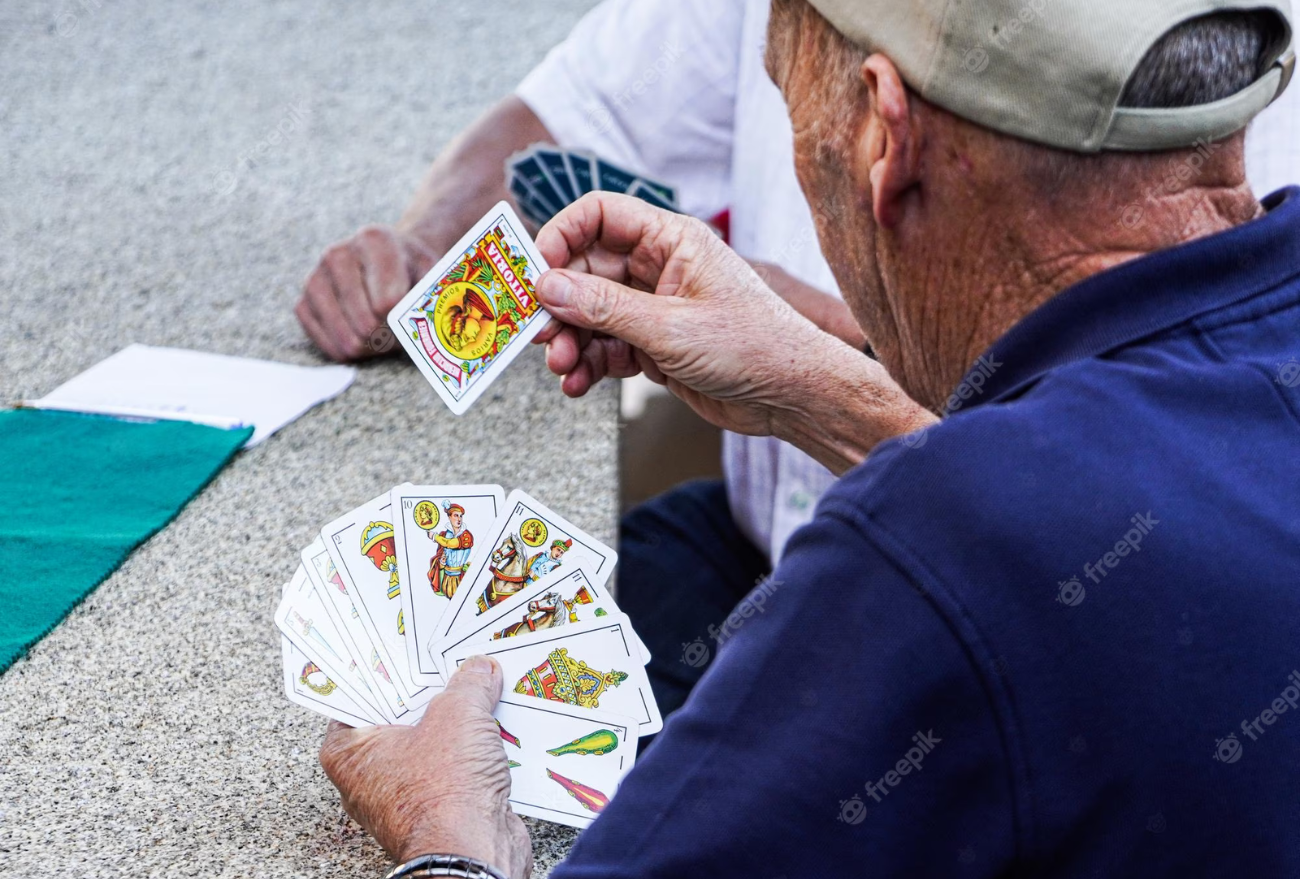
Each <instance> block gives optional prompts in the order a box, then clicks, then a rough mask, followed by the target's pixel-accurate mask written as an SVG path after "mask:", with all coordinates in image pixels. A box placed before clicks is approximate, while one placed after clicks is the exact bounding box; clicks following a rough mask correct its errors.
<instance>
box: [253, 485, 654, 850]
mask: <svg viewBox="0 0 1300 879" xmlns="http://www.w3.org/2000/svg"><path fill="white" fill-rule="evenodd" d="M616 562H617V554H616V553H614V551H613V550H612V549H610V548H609V547H607V546H605V545H604V544H602V543H601V542H600V541H598V540H596V539H595V538H594V537H592V536H591V535H589V534H587V533H586V532H584V531H582V530H581V529H579V528H578V527H577V526H575V525H573V524H572V523H570V522H568V521H567V520H565V519H564V518H563V517H561V516H559V515H558V514H556V513H555V512H553V511H552V510H550V509H548V508H547V507H546V506H545V505H543V504H542V503H540V502H539V501H537V500H535V499H534V498H531V497H529V496H528V495H527V494H525V493H523V492H521V491H515V492H513V493H511V495H510V496H509V497H508V498H507V497H505V492H504V491H503V490H502V489H501V488H500V487H499V486H495V485H477V486H475V485H470V486H414V485H410V484H405V485H399V486H397V487H396V488H394V489H393V490H392V491H391V492H389V493H386V494H384V495H381V496H379V497H377V498H374V499H373V500H371V501H369V502H368V503H366V504H363V505H362V506H360V507H358V508H357V509H356V510H353V511H352V512H351V513H348V514H347V515H345V516H341V517H339V518H338V519H336V520H334V521H333V522H331V523H329V524H328V525H326V526H325V527H324V528H323V529H322V531H321V536H320V538H319V539H317V540H316V541H315V542H314V543H313V544H312V545H311V546H309V547H307V548H306V549H304V550H303V552H302V564H301V565H300V566H299V567H298V570H297V573H295V575H294V577H293V579H292V580H291V581H290V582H289V583H288V584H286V585H285V587H284V593H283V596H282V599H281V602H280V606H279V608H278V609H277V611H276V615H275V619H276V625H277V627H278V628H279V629H280V631H281V633H282V652H283V660H284V684H285V693H286V695H287V696H288V698H289V699H290V701H292V702H295V703H296V704H299V705H302V706H304V707H307V708H310V709H312V710H314V711H317V712H319V713H321V714H324V715H325V716H327V717H330V718H333V719H335V720H338V721H341V722H343V723H345V724H348V725H350V726H368V725H375V724H392V723H396V724H406V725H409V724H414V723H416V722H418V721H419V718H420V717H421V716H422V714H423V712H424V711H425V709H426V708H427V706H428V704H429V702H430V700H432V699H433V697H434V696H435V695H436V694H437V693H439V692H441V690H442V689H443V688H444V687H445V685H446V681H447V679H448V678H449V677H450V675H451V674H453V673H454V672H455V671H456V669H457V668H458V667H459V666H460V664H462V663H463V662H464V661H465V660H466V659H467V658H469V657H470V656H473V655H476V654H485V655H489V656H492V657H493V658H495V659H496V661H497V662H498V663H499V664H500V665H501V668H502V670H503V671H504V674H505V689H506V696H505V698H504V699H503V700H502V702H501V704H500V705H499V707H498V709H497V711H496V712H495V717H496V719H497V721H498V723H499V725H500V727H501V737H502V738H503V739H504V740H505V741H506V743H507V745H506V751H507V757H508V759H509V760H510V766H511V778H512V793H511V800H510V802H511V805H512V807H513V808H514V809H515V811H516V812H518V813H520V814H524V815H531V816H534V817H538V818H545V819H547V820H552V821H558V822H560V823H564V824H570V825H573V826H578V827H582V826H586V824H588V823H590V821H591V820H592V819H593V818H594V817H595V815H596V814H597V813H598V812H599V811H600V809H601V808H603V807H604V804H605V803H607V802H608V800H609V798H610V797H612V796H613V794H614V791H615V790H616V788H617V787H618V783H619V781H620V780H621V779H622V777H623V775H624V774H625V773H626V772H627V771H628V769H630V768H631V766H632V763H633V761H634V760H635V757H636V745H637V738H638V736H640V735H648V734H651V733H654V732H657V731H658V730H659V729H660V727H661V726H662V720H661V718H660V715H659V710H658V707H657V705H656V704H655V700H654V695H653V693H652V692H651V690H650V685H649V680H648V679H647V677H646V673H645V668H644V664H645V663H646V662H647V661H648V658H649V657H648V655H647V654H646V653H645V650H644V647H643V646H642V644H641V641H640V639H639V638H637V636H636V634H635V632H634V631H633V630H632V626H631V623H630V621H629V620H628V619H627V617H626V616H625V615H624V614H623V613H622V612H621V611H620V610H619V608H618V605H617V604H616V603H615V601H614V599H613V597H612V596H611V595H610V594H609V592H608V591H607V590H606V588H605V584H606V582H607V581H608V579H609V576H610V574H611V572H612V571H613V568H614V565H615V563H616ZM575 758H581V759H575Z"/></svg>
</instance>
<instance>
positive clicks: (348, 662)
mask: <svg viewBox="0 0 1300 879" xmlns="http://www.w3.org/2000/svg"><path fill="white" fill-rule="evenodd" d="M275 624H276V627H277V628H279V630H280V632H281V634H282V636H283V637H284V638H286V639H288V641H289V642H290V644H292V645H293V647H294V653H295V654H302V655H303V656H306V657H307V658H308V659H309V660H311V662H312V664H313V666H314V667H315V668H316V670H317V671H319V672H320V673H321V674H322V675H323V676H324V680H319V679H316V678H315V676H314V675H300V676H299V677H302V678H304V679H303V680H297V681H296V682H294V683H291V682H289V680H288V679H287V678H286V687H287V688H291V689H292V690H293V691H294V693H296V694H297V695H298V696H299V697H300V698H294V697H293V696H292V695H291V696H290V698H291V699H292V700H293V701H295V702H298V703H299V704H302V701H301V700H302V699H308V700H309V701H313V702H321V703H324V704H332V703H335V702H344V703H351V704H350V705H345V706H344V707H343V709H342V710H345V711H346V712H347V713H349V714H353V715H359V716H364V717H367V718H368V723H387V722H388V718H387V715H385V713H384V711H383V708H382V706H381V700H380V698H379V696H378V695H377V694H376V693H375V692H373V691H372V689H371V684H370V676H369V675H367V674H366V673H365V672H364V671H363V670H362V668H361V666H360V665H359V664H358V663H357V661H356V659H355V658H354V657H353V656H352V652H351V650H350V649H349V647H348V642H347V639H346V638H345V637H344V635H343V633H341V632H340V631H339V630H338V627H337V626H335V625H334V621H333V620H332V619H331V618H330V616H329V612H328V611H327V610H326V607H325V601H324V599H322V598H321V597H320V594H319V593H318V592H317V588H316V586H315V584H314V583H313V582H312V580H311V578H310V577H308V575H307V567H306V565H299V566H298V570H297V571H296V572H295V573H294V575H293V579H292V580H290V581H289V582H288V583H286V584H285V586H284V591H283V593H282V596H281V599H280V605H279V607H277V608H276V611H275ZM309 694H314V696H313V695H309ZM335 694H338V695H335ZM307 707H314V706H307ZM331 716H332V715H331Z"/></svg>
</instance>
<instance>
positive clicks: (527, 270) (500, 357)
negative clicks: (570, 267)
mask: <svg viewBox="0 0 1300 879" xmlns="http://www.w3.org/2000/svg"><path fill="white" fill-rule="evenodd" d="M548 268H549V267H548V266H547V265H546V261H545V260H544V259H542V255H541V253H539V252H538V250H537V246H536V245H535V244H534V243H533V240H532V238H530V237H529V235H528V231H527V229H526V228H525V227H524V224H523V223H522V222H521V221H520V219H519V217H518V216H517V215H516V214H515V212H514V211H513V210H512V209H511V207H510V205H508V204H507V203H506V202H504V201H503V202H500V203H499V204H498V205H497V206H496V207H494V208H493V209H492V210H491V211H489V212H488V214H487V216H485V217H484V218H483V219H482V220H480V221H479V222H478V223H477V224H476V225H475V226H474V227H473V228H472V229H470V230H469V232H467V233H465V237H463V238H462V239H461V240H460V241H459V242H458V243H457V244H456V246H455V247H453V248H452V249H451V250H450V251H448V253H447V255H446V256H444V257H443V258H442V259H441V260H439V261H438V263H437V265H435V266H434V267H433V270H432V271H430V272H429V273H428V274H427V275H425V276H424V278H423V279H422V280H421V281H420V283H418V284H416V285H415V287H414V288H413V289H412V290H411V292H410V293H408V294H407V295H406V296H405V297H404V298H403V299H402V301H401V302H399V303H398V304H397V307H396V308H394V309H393V310H392V311H391V312H390V313H389V315H388V326H389V328H390V329H392V331H393V333H394V334H395V335H396V336H397V339H398V341H399V342H401V345H402V347H403V348H404V349H406V353H407V354H408V355H410V357H411V359H412V360H414V361H415V365H416V366H417V367H419V369H420V372H421V373H423V374H424V377H425V378H426V379H428V380H429V383H430V384H431V385H433V389H434V390H435V391H436V392H437V393H438V396H440V397H442V400H443V402H444V403H446V404H447V407H448V408H449V409H451V411H452V412H454V413H455V414H457V415H463V414H464V413H465V412H466V411H467V410H468V409H469V407H470V406H471V405H473V403H474V401H475V400H477V399H478V398H479V397H480V396H482V394H483V392H484V391H486V390H487V388H488V386H489V385H490V384H492V382H494V381H495V380H496V379H497V377H498V376H499V375H500V374H501V373H502V372H504V371H505V368H506V367H507V366H508V365H509V364H510V362H511V361H512V360H514V359H515V358H516V357H518V356H519V354H520V353H522V352H523V350H524V349H525V348H526V347H527V346H528V343H529V342H530V341H531V340H532V339H533V337H534V336H536V335H537V334H538V333H539V332H541V330H542V327H543V326H545V325H546V323H547V322H548V321H549V320H550V317H549V316H548V315H547V313H546V311H545V310H543V309H542V307H541V303H540V302H539V301H538V299H537V295H536V291H535V284H536V283H537V279H538V278H540V277H541V275H542V273H543V272H545V271H546V270H547V269H548Z"/></svg>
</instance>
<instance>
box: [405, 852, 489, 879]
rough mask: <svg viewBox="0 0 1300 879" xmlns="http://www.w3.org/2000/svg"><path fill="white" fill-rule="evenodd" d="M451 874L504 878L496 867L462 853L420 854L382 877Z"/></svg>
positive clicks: (467, 878) (465, 878) (419, 878)
mask: <svg viewBox="0 0 1300 879" xmlns="http://www.w3.org/2000/svg"><path fill="white" fill-rule="evenodd" d="M436 876H452V877H456V879H506V874H505V873H502V872H501V871H500V870H498V869H497V868H496V867H493V866H492V865H491V864H488V863H486V862H484V861H480V860H477V859H475V858H467V857H464V856H462V855H420V856H419V857H418V858H412V859H411V860H409V861H407V862H406V863H405V864H399V865H397V866H396V867H394V868H393V869H392V870H390V871H389V872H388V874H387V875H385V876H384V879H433V877H436Z"/></svg>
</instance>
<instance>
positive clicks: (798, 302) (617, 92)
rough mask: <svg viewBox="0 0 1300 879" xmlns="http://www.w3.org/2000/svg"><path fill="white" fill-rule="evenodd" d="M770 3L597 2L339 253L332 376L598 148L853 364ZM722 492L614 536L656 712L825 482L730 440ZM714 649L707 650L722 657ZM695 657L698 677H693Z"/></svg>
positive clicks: (664, 506)
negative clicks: (532, 162)
mask: <svg viewBox="0 0 1300 879" xmlns="http://www.w3.org/2000/svg"><path fill="white" fill-rule="evenodd" d="M768 12H769V2H768V0H714V2H709V3H701V2H691V0H606V2H603V3H601V4H600V5H598V6H597V7H595V8H594V9H593V10H592V11H591V12H590V13H588V15H587V16H586V17H585V18H583V19H582V21H581V22H580V23H579V24H578V25H577V26H576V27H575V28H574V30H573V32H572V33H571V34H570V36H569V37H568V38H567V39H566V40H565V41H564V42H563V43H561V44H560V45H559V46H557V47H556V48H555V49H554V50H553V51H552V52H551V53H550V55H549V56H548V57H547V58H546V59H545V60H544V61H543V62H542V63H541V64H540V65H539V66H538V67H537V68H536V69H535V70H534V71H533V72H532V73H531V74H529V76H528V77H527V78H526V79H525V80H524V81H523V83H521V84H520V86H519V87H518V90H517V92H516V93H515V94H514V95H511V96H509V97H507V98H505V99H503V100H502V101H501V102H500V103H499V104H497V105H496V106H495V107H494V108H492V109H491V110H490V111H489V112H488V113H487V114H486V115H485V116H483V117H482V118H481V119H479V120H478V121H477V122H476V123H474V125H472V126H471V127H470V128H469V129H468V130H466V131H465V132H464V133H463V134H461V135H460V137H458V138H457V139H456V140H455V141H453V142H452V143H451V144H450V145H449V146H448V147H447V149H446V150H445V151H444V152H443V154H442V155H441V156H440V157H439V158H438V160H437V161H436V162H435V163H434V165H433V166H432V168H431V169H430V170H429V173H428V175H427V176H426V178H425V181H424V183H423V184H422V186H421V187H420V189H419V191H418V192H417V194H416V197H415V198H414V200H413V202H412V204H411V205H410V207H409V208H408V209H407V211H406V214H405V216H403V218H402V220H401V221H400V222H399V223H398V224H397V225H396V226H394V227H381V226H372V227H367V228H366V229H363V230H361V231H360V232H358V233H357V234H356V235H355V236H353V237H352V238H351V239H348V240H347V241H344V242H340V243H338V244H335V245H333V246H332V247H331V248H329V249H328V250H327V251H326V252H325V254H324V256H323V257H322V259H321V262H320V265H319V266H318V267H317V268H316V270H315V271H314V272H313V274H312V275H311V277H310V278H309V279H308V282H307V284H306V287H305V290H304V293H303V296H302V299H301V300H300V302H299V303H298V307H297V313H298V316H299V318H300V319H301V321H302V323H303V326H304V327H305V329H306V331H307V333H308V335H310V336H311V338H312V339H313V340H314V341H315V342H316V343H317V344H318V345H319V346H320V347H321V348H322V349H323V350H324V351H325V352H326V353H327V354H329V355H330V356H332V357H334V358H336V359H356V358H360V357H365V356H368V355H369V354H371V353H374V352H373V351H371V350H370V346H369V344H368V342H369V340H370V339H371V337H372V334H373V333H374V332H375V330H377V329H379V328H380V327H382V326H383V320H384V317H385V315H386V314H387V312H388V310H389V309H391V308H392V306H393V305H394V304H396V302H397V301H398V300H399V299H400V298H401V297H402V296H403V295H404V294H405V293H406V291H407V290H408V289H409V288H410V286H411V285H412V284H414V283H415V282H416V281H417V280H419V278H420V277H422V276H423V275H424V273H425V272H426V271H427V270H428V269H429V267H430V266H431V265H432V263H433V262H434V261H435V260H436V259H437V257H438V256H440V255H441V254H442V253H443V252H444V251H445V250H446V249H447V248H448V247H450V246H451V245H452V244H453V243H454V242H455V241H456V240H457V239H458V238H459V237H460V235H461V234H462V233H463V232H464V230H465V229H466V228H468V227H469V225H470V224H472V223H473V222H475V221H476V220H477V219H478V218H479V217H480V216H481V215H482V214H483V213H484V212H485V211H486V210H487V209H488V208H489V207H490V206H491V205H492V204H493V203H495V202H496V201H497V200H499V199H501V198H506V197H507V193H506V191H505V181H504V175H503V172H502V168H503V165H504V162H505V159H506V158H507V157H508V156H509V155H510V154H511V153H513V152H515V151H517V150H520V149H523V148H525V147H527V146H529V145H530V144H532V143H535V142H538V141H547V142H553V143H558V144H560V145H562V146H564V147H568V148H583V149H589V150H592V151H593V152H595V153H597V154H599V155H601V156H602V157H604V158H606V159H609V160H611V161H614V162H616V163H619V164H621V165H624V166H626V167H628V168H629V169H631V170H633V171H636V172H637V173H641V174H645V175H647V176H650V177H654V178H657V179H660V180H663V181H664V182H666V183H669V184H671V185H673V186H674V187H675V188H676V190H677V192H678V196H679V199H680V202H681V205H682V207H683V208H684V210H685V211H686V212H687V213H690V214H693V215H695V216H698V217H701V218H704V219H714V218H718V217H719V216H723V217H726V225H728V226H729V241H730V243H731V245H732V246H733V248H734V249H735V250H736V251H737V252H738V253H739V254H740V255H741V256H743V257H745V258H746V259H748V260H750V261H751V262H752V263H754V264H755V265H756V267H758V268H759V270H760V274H762V275H763V276H764V278H765V279H766V280H767V281H768V283H769V284H770V286H772V287H773V288H774V289H775V290H776V291H777V292H778V293H780V294H781V295H782V296H783V297H784V298H785V299H787V301H789V302H790V303H791V304H792V305H794V306H795V308H796V309H797V310H798V311H800V312H801V313H802V314H803V315H804V316H805V317H807V318H809V319H810V320H812V321H813V322H814V323H816V324H817V325H818V326H820V327H821V328H822V329H823V330H825V331H827V332H829V333H831V334H833V335H835V336H838V337H839V338H841V339H842V340H844V341H845V342H846V343H847V344H850V345H853V346H854V347H857V348H859V349H861V348H862V347H863V346H864V337H863V335H862V333H861V331H860V329H859V328H858V327H857V325H856V323H855V322H854V321H853V319H852V317H851V315H850V314H849V312H848V309H847V308H846V307H844V305H843V303H842V302H841V301H840V300H839V297H838V292H837V288H836V284H835V281H834V278H833V277H832V276H831V272H830V269H829V268H828V266H827V264H826V261H825V259H824V258H823V256H822V254H821V251H820V247H819V244H818V241H817V236H816V233H815V232H814V228H813V223H812V217H811V214H810V211H809V208H808V204H807V202H806V201H805V200H804V197H803V194H802V191H801V190H800V188H799V184H798V181H797V180H796V179H795V174H794V161H793V152H792V150H793V146H792V132H791V129H790V123H789V118H788V116H787V113H786V110H785V105H784V102H783V99H782V98H781V95H780V93H779V92H778V91H777V89H776V87H775V86H774V85H773V84H772V82H771V81H770V79H769V78H768V75H767V73H766V71H765V69H764V66H763V51H762V50H763V43H764V40H765V37H766V31H767V19H768ZM1298 101H1300V90H1298V89H1290V90H1289V91H1288V92H1287V94H1286V95H1285V96H1284V98H1283V99H1282V101H1280V102H1279V104H1278V106H1276V107H1274V108H1271V109H1270V110H1269V111H1267V112H1266V113H1265V114H1264V115H1263V116H1262V117H1261V119H1260V121H1259V122H1258V123H1257V127H1256V130H1255V131H1254V132H1253V133H1252V135H1251V137H1250V139H1249V140H1248V168H1249V169H1250V170H1251V179H1252V182H1253V183H1254V185H1255V189H1256V191H1257V192H1259V193H1265V192H1271V191H1272V190H1274V189H1277V188H1279V187H1281V186H1282V185H1284V184H1287V183H1291V182H1295V181H1296V180H1297V179H1298V178H1300V173H1297V172H1300V166H1298V165H1297V162H1298V161H1300V155H1298V151H1300V146H1297V140H1296V138H1295V137H1294V136H1292V134H1293V129H1294V127H1295V120H1296V119H1297V114H1300V106H1298V105H1297V102H1298ZM724 459H725V460H724V464H725V466H724V471H725V474H726V484H725V486H724V485H722V484H721V483H711V482H705V483H691V484H688V485H685V486H682V487H680V488H678V489H676V490H674V491H671V492H669V493H668V494H666V495H664V496H661V497H659V498H657V499H655V500H653V501H651V502H649V503H647V504H645V505H643V506H642V507H640V508H638V509H636V510H633V511H632V512H630V513H629V514H628V515H627V516H626V517H625V519H624V522H623V525H622V528H621V530H620V551H621V553H622V564H621V565H620V566H619V567H620V574H619V583H618V588H619V599H620V603H621V604H622V605H623V606H624V609H625V610H627V611H628V612H629V613H630V614H631V615H632V616H633V617H634V618H635V619H637V623H638V628H639V629H642V630H644V631H643V637H644V638H645V639H646V641H647V642H648V646H649V647H650V649H651V652H652V654H653V655H654V660H653V661H652V664H651V668H650V670H651V673H652V677H653V678H654V679H655V681H654V682H655V686H656V692H657V695H658V696H659V699H660V704H661V706H662V707H663V708H664V710H665V711H669V710H672V709H673V708H674V707H676V706H677V705H679V704H680V702H681V701H682V700H683V699H684V698H685V695H686V693H687V692H689V689H690V687H691V686H692V685H693V683H694V681H695V680H697V679H698V678H699V676H700V674H702V672H703V667H704V665H705V664H706V663H707V659H706V658H705V657H707V655H708V654H707V652H705V651H701V650H699V649H698V645H696V643H695V642H697V641H699V642H701V643H702V644H704V646H710V642H709V638H710V633H711V632H716V631H719V630H723V631H725V629H724V628H723V623H724V621H725V619H726V618H727V616H728V614H730V613H731V611H732V609H733V608H734V606H735V604H736V603H737V602H738V601H739V600H740V599H742V598H743V597H744V596H745V595H746V594H747V593H748V591H749V590H750V589H751V588H752V587H753V586H754V584H755V582H756V581H758V580H761V578H762V577H763V576H765V575H766V573H767V572H768V571H770V570H771V566H772V565H773V564H774V563H775V562H776V561H777V559H778V558H779V556H780V554H781V551H782V548H783V547H784V545H785V543H786V541H787V540H788V539H789V537H790V535H791V534H792V533H793V532H794V531H795V530H796V529H797V528H799V527H800V526H801V525H803V524H805V523H806V522H807V521H809V520H810V519H811V517H812V514H813V509H814V507H815V505H816V502H817V500H818V498H819V497H820V496H821V495H822V493H824V492H825V490H826V489H827V488H828V487H829V486H830V484H831V482H832V477H831V475H830V473H829V472H828V471H827V470H826V469H825V468H824V467H822V466H821V465H820V464H818V463H816V462H815V461H813V460H812V459H811V458H808V457H807V456H806V455H804V454H803V453H801V452H799V451H798V450H796V449H794V448H793V447H791V446H788V445H785V444H783V443H781V442H779V441H777V440H775V439H772V438H769V437H743V436H737V435H734V434H728V435H726V437H725V441H724ZM714 646H716V645H714ZM696 660H698V664H697V662H696Z"/></svg>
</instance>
